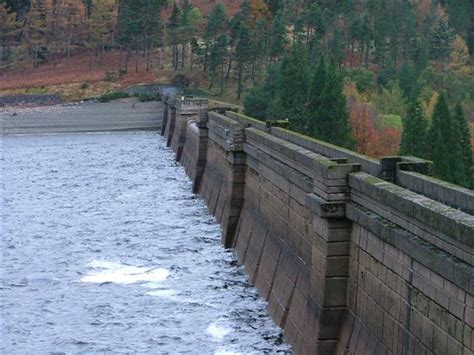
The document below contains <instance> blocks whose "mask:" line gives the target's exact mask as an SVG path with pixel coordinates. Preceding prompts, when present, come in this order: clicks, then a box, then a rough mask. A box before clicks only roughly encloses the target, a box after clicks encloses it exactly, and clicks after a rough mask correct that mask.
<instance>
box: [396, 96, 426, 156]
mask: <svg viewBox="0 0 474 355" xmlns="http://www.w3.org/2000/svg"><path fill="white" fill-rule="evenodd" d="M402 123H403V133H402V141H401V144H400V155H410V156H416V157H420V158H423V157H425V156H426V135H427V133H428V121H427V120H426V117H425V115H424V112H423V107H422V106H421V103H420V101H419V100H418V98H411V99H410V101H409V104H408V111H407V114H406V116H405V117H403V119H402Z"/></svg>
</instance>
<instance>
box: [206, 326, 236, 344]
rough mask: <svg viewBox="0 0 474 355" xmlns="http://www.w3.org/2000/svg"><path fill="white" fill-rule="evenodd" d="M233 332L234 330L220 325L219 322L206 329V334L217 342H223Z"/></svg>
mask: <svg viewBox="0 0 474 355" xmlns="http://www.w3.org/2000/svg"><path fill="white" fill-rule="evenodd" d="M231 332H232V328H230V327H228V326H226V325H222V324H218V322H214V323H211V324H210V325H209V327H207V329H206V333H207V334H209V335H211V336H212V337H213V338H214V339H216V340H222V339H224V337H225V336H226V335H228V334H229V333H231Z"/></svg>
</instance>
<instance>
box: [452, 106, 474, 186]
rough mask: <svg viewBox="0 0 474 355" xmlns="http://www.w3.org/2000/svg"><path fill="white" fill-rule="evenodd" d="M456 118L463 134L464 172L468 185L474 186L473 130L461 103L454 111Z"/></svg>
mask: <svg viewBox="0 0 474 355" xmlns="http://www.w3.org/2000/svg"><path fill="white" fill-rule="evenodd" d="M454 119H455V121H457V123H458V125H459V129H460V134H461V140H460V142H461V149H462V155H463V161H464V173H465V176H466V179H467V184H466V186H468V187H471V188H474V174H473V170H472V154H473V152H472V146H471V131H470V129H469V126H468V124H467V121H466V118H465V117H464V112H463V109H462V106H461V104H459V103H458V104H457V105H456V108H455V111H454Z"/></svg>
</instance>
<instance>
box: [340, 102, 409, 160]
mask: <svg viewBox="0 0 474 355" xmlns="http://www.w3.org/2000/svg"><path fill="white" fill-rule="evenodd" d="M347 107H348V111H349V123H350V125H351V129H352V136H353V138H354V140H355V141H356V150H357V152H359V153H361V154H366V155H370V156H373V157H381V156H389V155H397V153H398V148H399V146H400V139H401V130H400V129H398V128H396V127H391V126H382V127H377V124H376V113H375V110H374V108H373V107H372V105H371V104H369V103H364V102H357V101H355V100H349V101H348V104H347Z"/></svg>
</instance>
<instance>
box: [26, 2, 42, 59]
mask: <svg viewBox="0 0 474 355" xmlns="http://www.w3.org/2000/svg"><path fill="white" fill-rule="evenodd" d="M47 34H48V26H47V11H46V6H45V3H44V0H32V2H31V5H30V11H29V12H28V16H27V19H26V23H25V26H24V28H23V39H24V41H25V45H26V46H27V47H28V48H29V49H30V50H31V51H32V52H33V67H34V68H37V67H38V64H39V59H40V55H41V52H42V47H43V46H44V45H46V44H47V40H48V38H47Z"/></svg>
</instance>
